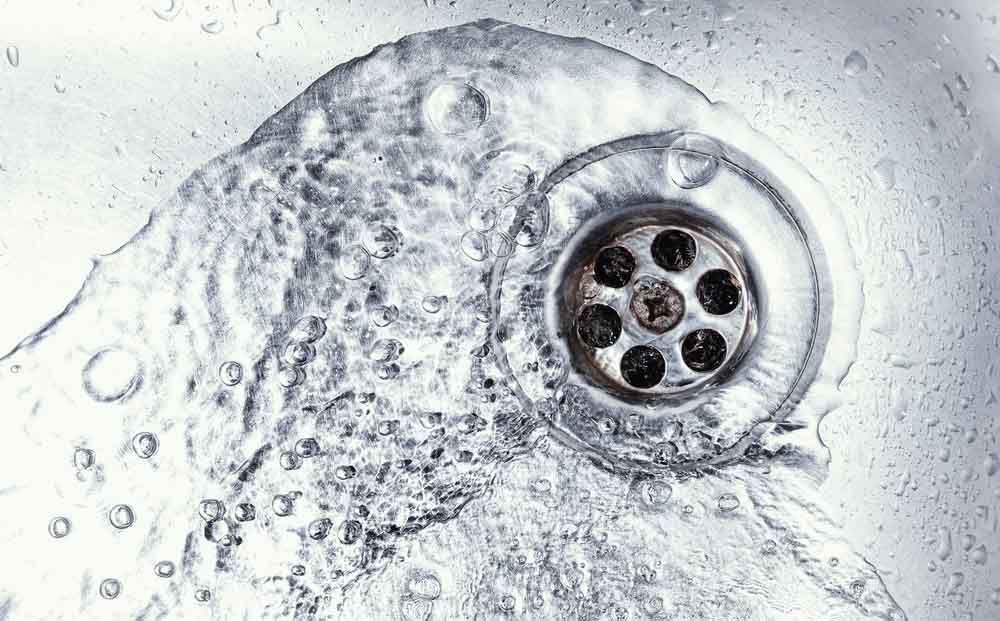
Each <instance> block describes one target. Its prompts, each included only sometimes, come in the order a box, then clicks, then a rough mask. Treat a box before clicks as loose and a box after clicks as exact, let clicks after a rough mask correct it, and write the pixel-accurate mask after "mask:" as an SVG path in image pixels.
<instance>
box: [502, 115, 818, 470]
mask: <svg viewBox="0 0 1000 621" xmlns="http://www.w3.org/2000/svg"><path fill="white" fill-rule="evenodd" d="M765 180H766V181H765ZM535 196H536V197H538V196H544V198H545V199H546V206H547V208H548V209H549V211H548V214H549V215H548V217H547V218H545V220H546V222H547V224H548V230H547V234H546V235H545V237H544V239H543V241H542V242H541V244H540V245H539V246H538V247H535V248H531V250H532V251H531V252H517V253H514V254H512V255H511V256H509V257H508V258H507V260H506V261H505V262H504V263H502V264H501V265H499V267H498V269H497V270H496V273H495V276H496V278H497V282H498V283H500V285H501V286H499V287H498V296H499V299H498V301H497V308H496V311H497V317H498V334H499V335H500V337H499V338H498V339H497V343H496V345H497V347H498V348H499V349H500V350H501V351H502V352H503V354H504V356H505V357H506V359H507V361H508V362H509V364H510V368H511V371H512V375H513V377H514V378H515V379H516V382H517V384H518V388H519V389H520V391H522V393H521V394H523V396H524V398H525V400H526V402H529V403H533V404H535V407H536V408H537V409H538V410H539V411H540V412H541V414H542V415H543V416H545V417H547V418H548V419H549V421H550V422H551V424H552V427H553V429H554V430H555V432H556V434H557V435H558V436H560V437H562V438H563V439H564V440H565V441H567V442H570V443H572V444H574V445H576V446H577V447H578V448H581V449H583V450H586V451H590V452H591V453H592V454H593V455H594V456H595V457H597V458H598V459H600V460H602V461H607V462H610V463H611V464H612V465H613V466H614V467H616V468H620V467H628V468H638V469H645V470H650V469H652V470H655V469H659V468H664V467H669V468H671V469H674V470H677V469H684V468H686V467H693V466H698V465H703V464H705V463H714V462H718V461H720V460H725V459H728V458H731V457H733V456H735V455H737V454H739V451H740V449H741V447H745V446H746V443H747V440H748V438H750V437H751V436H752V435H753V430H754V429H755V428H756V427H757V425H759V424H760V423H762V422H764V421H776V420H780V419H781V418H782V417H783V416H784V415H785V414H786V413H787V411H788V409H790V408H791V407H792V405H793V404H794V402H795V400H796V395H797V394H800V393H801V391H803V390H804V389H805V388H806V387H807V386H808V384H809V380H810V379H811V378H810V374H811V373H812V370H811V369H812V366H811V365H812V363H811V360H812V354H813V351H814V348H815V347H816V345H817V343H821V341H822V340H823V339H824V338H825V337H826V334H827V332H828V326H826V325H825V324H826V322H827V321H828V319H824V315H823V313H822V312H821V304H820V296H821V281H822V278H821V277H820V275H819V274H820V272H819V271H818V270H820V271H822V270H823V269H825V267H824V266H823V264H822V262H820V263H819V267H817V257H816V256H815V255H816V254H817V253H816V252H815V249H814V248H811V247H810V246H809V243H808V239H809V235H808V232H807V230H806V228H807V227H808V223H807V222H806V223H803V220H802V217H801V213H800V212H799V210H798V209H799V206H798V205H797V204H796V202H795V197H794V196H793V195H791V193H790V192H787V191H785V190H784V189H783V188H782V187H781V185H780V180H775V179H773V175H769V173H768V171H766V170H763V169H762V167H760V166H759V165H757V164H755V162H754V161H753V160H752V159H751V158H749V157H747V156H746V155H744V154H742V153H739V152H737V151H736V150H734V149H732V148H730V147H728V146H726V145H724V144H723V143H722V142H720V141H717V140H714V139H712V138H710V137H707V136H703V135H700V134H686V133H682V132H668V133H665V134H661V135H656V136H644V137H638V138H632V139H626V140H622V141H618V142H615V143H611V144H607V145H601V146H600V147H597V148H595V149H592V150H591V151H588V152H587V153H584V154H582V155H580V156H578V157H576V158H573V159H571V160H570V161H568V162H567V163H565V164H564V165H563V166H561V167H560V168H559V169H557V170H555V171H554V172H552V173H551V174H550V175H548V176H547V177H546V178H545V179H544V180H543V181H541V183H540V184H539V186H538V188H537V191H536V193H535ZM533 200H534V201H535V202H536V203H537V202H539V201H540V199H539V198H535V199H533ZM527 202H528V201H526V203H527ZM531 212H532V209H531V208H528V207H525V213H531ZM526 219H527V218H526ZM517 233H518V231H516V230H512V231H511V232H510V237H511V238H512V239H513V238H515V237H516V235H517Z"/></svg>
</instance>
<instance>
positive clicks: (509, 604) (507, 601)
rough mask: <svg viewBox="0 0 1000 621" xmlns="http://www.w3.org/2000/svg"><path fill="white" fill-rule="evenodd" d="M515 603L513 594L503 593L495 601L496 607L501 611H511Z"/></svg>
mask: <svg viewBox="0 0 1000 621" xmlns="http://www.w3.org/2000/svg"><path fill="white" fill-rule="evenodd" d="M516 605H517V600H516V599H514V596H513V595H504V596H502V597H500V599H499V600H498V601H497V607H498V608H500V610H502V611H503V612H513V610H514V606H516Z"/></svg>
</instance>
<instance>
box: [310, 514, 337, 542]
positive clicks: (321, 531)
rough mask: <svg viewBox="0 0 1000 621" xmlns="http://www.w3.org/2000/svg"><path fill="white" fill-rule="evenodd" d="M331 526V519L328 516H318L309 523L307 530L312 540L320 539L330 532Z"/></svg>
mask: <svg viewBox="0 0 1000 621" xmlns="http://www.w3.org/2000/svg"><path fill="white" fill-rule="evenodd" d="M332 528H333V521H332V520H331V519H330V518H320V519H318V520H313V521H312V522H310V523H309V527H308V528H307V532H308V533H309V538H310V539H312V540H313V541H322V540H323V539H326V537H327V535H329V534H330V530H331V529H332Z"/></svg>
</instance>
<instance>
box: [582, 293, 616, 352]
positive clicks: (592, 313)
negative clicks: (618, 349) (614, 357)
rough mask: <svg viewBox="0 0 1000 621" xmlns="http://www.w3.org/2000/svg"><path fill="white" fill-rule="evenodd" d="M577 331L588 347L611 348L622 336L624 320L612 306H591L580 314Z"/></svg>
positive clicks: (586, 307)
mask: <svg viewBox="0 0 1000 621" xmlns="http://www.w3.org/2000/svg"><path fill="white" fill-rule="evenodd" d="M576 329H577V332H579V333H580V338H581V339H583V342H584V343H586V344H587V345H590V346H591V347H595V348H598V349H601V348H604V347H611V346H612V345H614V344H615V342H616V341H618V337H619V336H621V334H622V319H621V317H619V316H618V312H617V311H616V310H615V309H613V308H611V307H610V306H606V305H604V304H591V305H590V306H585V307H584V309H583V310H582V311H581V312H580V317H579V318H578V319H577V325H576Z"/></svg>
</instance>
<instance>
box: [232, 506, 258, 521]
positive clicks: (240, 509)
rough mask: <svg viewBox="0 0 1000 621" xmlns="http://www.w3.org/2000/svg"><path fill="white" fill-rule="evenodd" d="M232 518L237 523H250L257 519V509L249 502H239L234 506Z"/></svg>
mask: <svg viewBox="0 0 1000 621" xmlns="http://www.w3.org/2000/svg"><path fill="white" fill-rule="evenodd" d="M233 516H234V517H235V518H236V521H237V522H250V521H252V520H253V519H254V518H256V517H257V508H256V507H254V506H253V505H252V504H250V503H249V502H241V503H239V504H238V505H236V510H235V511H233Z"/></svg>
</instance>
